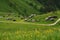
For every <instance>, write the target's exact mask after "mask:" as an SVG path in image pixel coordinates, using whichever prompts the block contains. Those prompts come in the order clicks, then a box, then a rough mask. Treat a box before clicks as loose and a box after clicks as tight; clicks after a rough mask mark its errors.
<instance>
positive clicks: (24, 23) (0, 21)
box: [0, 18, 60, 26]
mask: <svg viewBox="0 0 60 40" xmlns="http://www.w3.org/2000/svg"><path fill="white" fill-rule="evenodd" d="M59 21H60V18H59V19H58V20H57V21H56V22H54V23H52V24H36V23H28V22H10V21H0V23H2V22H4V23H20V24H32V25H40V26H54V25H56V24H57V23H58V22H59Z"/></svg>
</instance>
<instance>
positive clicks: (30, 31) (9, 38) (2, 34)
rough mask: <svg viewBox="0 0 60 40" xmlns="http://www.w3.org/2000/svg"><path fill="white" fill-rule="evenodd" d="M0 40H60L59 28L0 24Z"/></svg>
mask: <svg viewBox="0 0 60 40" xmlns="http://www.w3.org/2000/svg"><path fill="white" fill-rule="evenodd" d="M0 40H60V26H59V24H56V25H55V26H39V25H32V24H21V23H20V24H19V23H18V24H16V23H0Z"/></svg>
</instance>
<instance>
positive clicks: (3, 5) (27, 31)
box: [0, 0, 60, 40]
mask: <svg viewBox="0 0 60 40" xmlns="http://www.w3.org/2000/svg"><path fill="white" fill-rule="evenodd" d="M6 1H7V0H0V15H2V16H3V15H6V14H7V12H8V13H9V12H10V11H12V12H16V10H15V9H14V8H12V7H10V6H9V5H8V4H7V2H6ZM27 1H29V0H27ZM12 2H14V3H16V4H17V5H16V6H17V9H18V10H20V13H22V14H24V9H26V10H27V13H29V14H30V13H39V12H38V11H37V9H34V7H31V6H29V5H28V4H27V3H26V2H25V1H24V0H12ZM33 3H35V1H34V0H33ZM37 4H38V3H36V5H37ZM38 5H40V4H38ZM19 8H20V9H19ZM32 11H33V12H32ZM3 12H4V13H3ZM14 14H16V13H13V14H12V15H14ZM50 15H57V16H58V18H60V12H59V11H57V13H56V14H52V13H49V14H43V15H38V16H37V17H35V18H39V19H40V20H41V21H40V22H39V23H45V22H44V19H45V18H46V17H47V16H50ZM0 20H5V18H4V19H0ZM17 20H18V19H17ZM47 23H50V22H47ZM59 24H60V23H58V24H57V25H55V26H38V25H27V24H12V23H0V40H60V25H59Z"/></svg>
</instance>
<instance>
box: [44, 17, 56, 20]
mask: <svg viewBox="0 0 60 40" xmlns="http://www.w3.org/2000/svg"><path fill="white" fill-rule="evenodd" d="M55 18H57V16H49V17H47V18H46V19H45V20H46V21H48V20H50V21H53V20H54V19H55Z"/></svg>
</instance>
